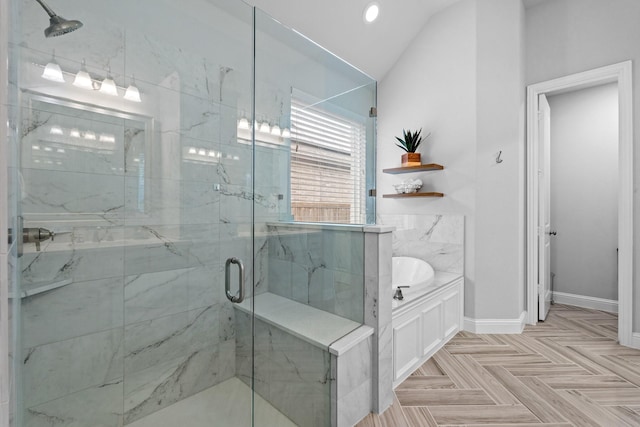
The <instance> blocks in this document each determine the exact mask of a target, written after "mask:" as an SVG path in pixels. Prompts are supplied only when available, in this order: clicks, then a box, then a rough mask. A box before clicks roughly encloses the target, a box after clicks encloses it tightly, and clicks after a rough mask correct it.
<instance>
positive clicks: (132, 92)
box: [124, 85, 142, 102]
mask: <svg viewBox="0 0 640 427" xmlns="http://www.w3.org/2000/svg"><path fill="white" fill-rule="evenodd" d="M124 99H128V100H129V101H133V102H142V99H140V91H139V90H138V88H137V87H135V86H134V85H129V87H128V88H127V91H126V92H125V93H124Z"/></svg>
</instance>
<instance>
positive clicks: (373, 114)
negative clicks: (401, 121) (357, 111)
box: [369, 107, 378, 117]
mask: <svg viewBox="0 0 640 427" xmlns="http://www.w3.org/2000/svg"><path fill="white" fill-rule="evenodd" d="M369 117H378V109H377V108H376V107H371V108H370V109H369Z"/></svg>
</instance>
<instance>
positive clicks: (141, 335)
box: [124, 306, 219, 375]
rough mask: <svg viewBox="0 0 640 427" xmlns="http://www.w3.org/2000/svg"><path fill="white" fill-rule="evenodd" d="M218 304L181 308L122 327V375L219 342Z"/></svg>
mask: <svg viewBox="0 0 640 427" xmlns="http://www.w3.org/2000/svg"><path fill="white" fill-rule="evenodd" d="M218 310H219V307H218V306H211V307H206V308H203V309H197V310H192V311H189V312H182V313H178V314H175V315H170V316H165V317H160V318H156V319H153V320H148V321H144V322H140V323H136V324H133V325H128V326H126V327H125V330H124V336H125V353H124V368H125V369H124V372H125V375H126V374H128V373H132V372H137V371H140V370H143V369H147V368H149V367H151V366H153V365H155V364H157V363H160V362H162V361H163V360H168V359H169V360H170V359H175V358H178V357H183V356H186V355H189V354H191V353H193V352H194V351H196V350H199V349H202V348H205V347H208V346H211V345H214V344H217V343H218V342H219V332H218V331H219V323H218V320H219V319H218Z"/></svg>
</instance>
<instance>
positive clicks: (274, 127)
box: [271, 124, 280, 136]
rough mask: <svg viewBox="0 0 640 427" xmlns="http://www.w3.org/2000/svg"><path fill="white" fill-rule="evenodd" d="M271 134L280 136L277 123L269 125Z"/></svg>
mask: <svg viewBox="0 0 640 427" xmlns="http://www.w3.org/2000/svg"><path fill="white" fill-rule="evenodd" d="M271 135H273V136H280V126H278V125H277V124H275V125H273V126H272V127H271Z"/></svg>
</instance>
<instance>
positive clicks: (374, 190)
mask: <svg viewBox="0 0 640 427" xmlns="http://www.w3.org/2000/svg"><path fill="white" fill-rule="evenodd" d="M369 197H376V189H375V188H372V189H371V190H369Z"/></svg>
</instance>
